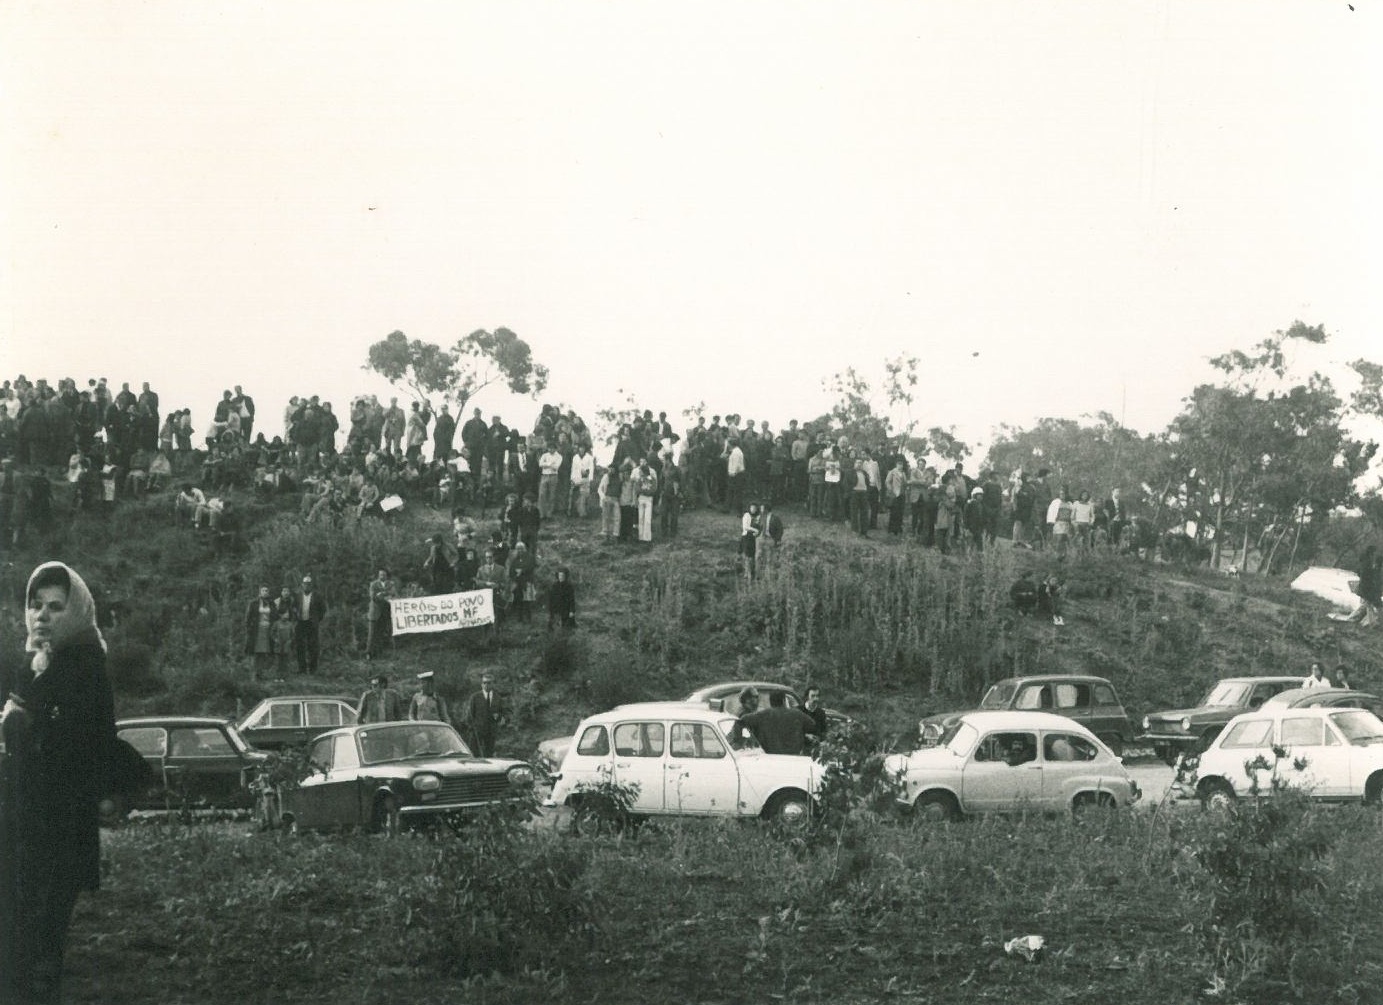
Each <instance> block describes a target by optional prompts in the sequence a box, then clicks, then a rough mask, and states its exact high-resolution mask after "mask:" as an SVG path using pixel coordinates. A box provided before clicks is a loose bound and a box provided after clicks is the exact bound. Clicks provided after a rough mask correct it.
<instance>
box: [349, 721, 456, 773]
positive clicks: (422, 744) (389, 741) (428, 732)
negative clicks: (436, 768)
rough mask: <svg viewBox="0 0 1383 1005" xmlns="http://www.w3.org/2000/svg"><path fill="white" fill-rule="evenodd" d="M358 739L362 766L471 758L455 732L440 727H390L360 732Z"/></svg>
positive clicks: (394, 724) (401, 724) (442, 726)
mask: <svg viewBox="0 0 1383 1005" xmlns="http://www.w3.org/2000/svg"><path fill="white" fill-rule="evenodd" d="M359 736H360V759H361V761H362V762H363V763H365V764H380V763H382V762H384V761H404V760H408V759H409V758H413V757H439V756H442V755H446V754H459V755H460V756H462V757H470V756H471V752H470V749H469V748H468V747H467V746H466V745H465V744H464V743H462V742H461V737H459V736H457V735H456V730H454V729H452V728H451V727H450V726H444V725H442V724H440V723H428V724H425V725H424V724H422V723H413V722H401V723H390V724H389V725H385V726H376V727H375V728H373V729H362V730H361V731H360V733H359Z"/></svg>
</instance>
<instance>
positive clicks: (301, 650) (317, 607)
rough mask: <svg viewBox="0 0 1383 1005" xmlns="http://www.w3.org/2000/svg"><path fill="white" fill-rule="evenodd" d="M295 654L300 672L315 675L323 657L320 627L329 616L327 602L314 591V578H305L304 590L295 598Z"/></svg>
mask: <svg viewBox="0 0 1383 1005" xmlns="http://www.w3.org/2000/svg"><path fill="white" fill-rule="evenodd" d="M294 604H295V606H294V609H293V653H294V655H295V656H297V658H298V672H299V673H301V674H309V675H310V674H315V673H316V672H317V663H318V660H319V659H320V657H321V652H322V649H321V640H320V638H319V637H318V626H319V625H321V623H322V619H323V618H325V617H326V616H327V602H326V601H325V600H324V599H322V595H321V594H320V593H318V592H317V591H316V590H315V589H313V584H312V577H311V576H304V577H303V584H302V589H301V590H300V591H298V594H297V596H296V597H295V598H294Z"/></svg>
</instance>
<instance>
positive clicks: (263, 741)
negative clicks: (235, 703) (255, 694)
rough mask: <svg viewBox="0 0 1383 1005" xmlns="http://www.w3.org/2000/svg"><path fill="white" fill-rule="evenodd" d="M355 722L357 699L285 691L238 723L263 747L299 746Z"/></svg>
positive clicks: (245, 734)
mask: <svg viewBox="0 0 1383 1005" xmlns="http://www.w3.org/2000/svg"><path fill="white" fill-rule="evenodd" d="M354 725H355V701H354V700H353V699H351V698H346V697H343V696H341V695H331V694H283V695H279V696H277V697H274V698H265V699H264V700H263V701H261V702H260V703H259V704H258V705H256V706H255V707H254V708H252V709H250V712H249V714H248V715H246V716H245V717H244V718H243V719H241V720H240V721H239V722H238V723H236V729H238V730H239V731H240V735H241V736H243V737H244V738H245V740H246V741H247V742H249V743H250V744H251V745H252V746H255V747H258V748H259V749H260V750H282V749H284V748H285V747H298V746H301V745H302V744H304V743H307V742H308V741H309V740H312V739H315V738H316V737H318V736H321V735H322V734H323V733H325V732H327V731H328V730H331V729H338V728H340V727H341V726H354Z"/></svg>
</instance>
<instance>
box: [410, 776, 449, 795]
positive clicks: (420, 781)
mask: <svg viewBox="0 0 1383 1005" xmlns="http://www.w3.org/2000/svg"><path fill="white" fill-rule="evenodd" d="M441 787H442V779H441V777H440V776H438V775H414V776H413V788H415V789H417V790H418V791H419V792H436V791H437V790H438V789H440V788H441Z"/></svg>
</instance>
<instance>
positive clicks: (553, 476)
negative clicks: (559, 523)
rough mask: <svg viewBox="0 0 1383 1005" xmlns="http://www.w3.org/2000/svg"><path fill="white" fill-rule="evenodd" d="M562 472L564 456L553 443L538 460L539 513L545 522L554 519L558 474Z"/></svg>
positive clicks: (548, 445)
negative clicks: (553, 511) (553, 507)
mask: <svg viewBox="0 0 1383 1005" xmlns="http://www.w3.org/2000/svg"><path fill="white" fill-rule="evenodd" d="M561 470H562V455H561V454H559V453H558V452H557V450H556V448H554V447H553V446H552V444H551V443H548V444H547V447H546V449H544V451H543V453H542V456H540V457H539V458H538V475H539V477H538V513H539V514H540V515H541V516H542V518H543V519H544V520H551V519H552V506H553V501H554V500H555V499H556V498H557V474H558V472H560V471H561Z"/></svg>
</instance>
